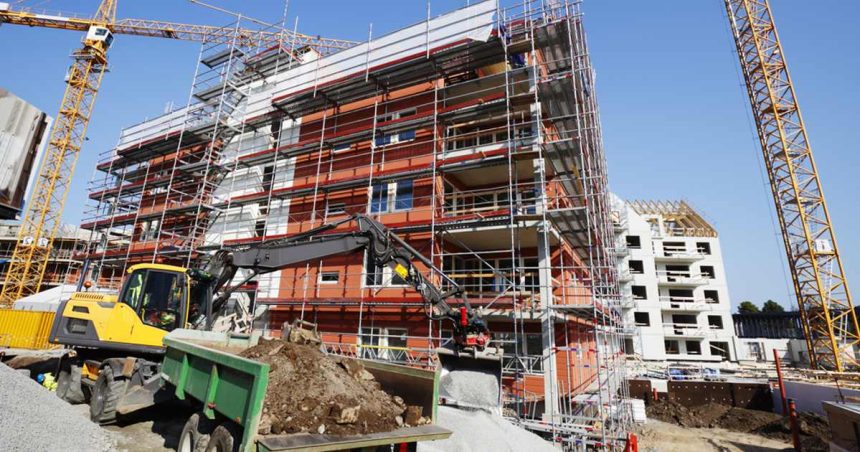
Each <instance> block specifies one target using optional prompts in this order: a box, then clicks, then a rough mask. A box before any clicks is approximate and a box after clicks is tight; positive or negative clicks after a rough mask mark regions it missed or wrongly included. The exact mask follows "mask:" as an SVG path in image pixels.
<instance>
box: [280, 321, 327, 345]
mask: <svg viewBox="0 0 860 452" xmlns="http://www.w3.org/2000/svg"><path fill="white" fill-rule="evenodd" d="M281 334H282V335H283V339H284V340H285V341H287V342H293V343H296V344H312V345H321V344H322V339H321V338H320V335H319V332H318V331H317V324H316V323H312V322H308V321H305V320H301V319H295V320H293V323H292V324H290V323H284V325H283V330H282V333H281Z"/></svg>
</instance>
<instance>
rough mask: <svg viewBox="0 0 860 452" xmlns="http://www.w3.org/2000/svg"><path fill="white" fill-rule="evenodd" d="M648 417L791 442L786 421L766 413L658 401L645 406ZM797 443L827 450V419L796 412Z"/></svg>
mask: <svg viewBox="0 0 860 452" xmlns="http://www.w3.org/2000/svg"><path fill="white" fill-rule="evenodd" d="M647 411H648V417H651V418H655V419H659V420H661V421H664V422H669V423H671V424H676V425H680V426H682V427H687V428H723V429H726V430H731V431H734V432H742V433H753V434H757V435H761V436H764V437H767V438H773V439H777V440H781V441H791V426H790V424H789V421H788V418H785V417H783V416H781V415H779V414H776V413H770V412H767V411H758V410H748V409H746V408H738V407H730V406H727V405H720V404H716V403H708V404H705V405H699V406H696V407H685V406H683V405H681V404H679V403H676V402H672V401H668V400H661V401H659V402H654V403H651V404H650V405H648V407H647ZM799 417H800V418H799V422H798V424H799V426H800V442H801V445H802V447H803V450H804V451H813V452H815V451H827V450H829V446H828V443H829V441H830V428H829V426H828V423H827V420H826V419H824V418H823V417H821V416H819V415H817V414H811V413H799Z"/></svg>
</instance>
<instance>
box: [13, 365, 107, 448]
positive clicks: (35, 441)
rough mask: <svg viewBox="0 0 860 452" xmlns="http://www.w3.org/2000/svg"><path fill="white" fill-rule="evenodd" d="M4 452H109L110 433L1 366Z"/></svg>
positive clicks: (32, 383) (19, 374) (27, 380)
mask: <svg viewBox="0 0 860 452" xmlns="http://www.w3.org/2000/svg"><path fill="white" fill-rule="evenodd" d="M0 432H2V433H0V450H32V451H54V450H62V451H109V450H113V449H114V447H115V446H114V443H115V442H114V439H113V437H112V436H111V434H110V433H108V432H107V431H105V430H102V429H101V428H100V427H99V426H98V425H96V424H93V423H92V422H90V420H89V419H88V418H86V417H84V416H82V415H81V413H80V412H79V411H78V410H75V409H74V407H72V406H71V405H69V404H67V403H66V402H63V401H62V400H60V399H59V398H58V397H57V396H56V395H55V394H54V393H53V392H50V391H48V390H46V389H45V388H43V387H42V386H40V385H39V384H38V383H36V382H35V381H33V380H31V379H29V378H27V377H26V376H25V375H22V374H21V373H19V372H17V371H15V370H13V369H10V368H9V367H7V366H6V365H5V364H0Z"/></svg>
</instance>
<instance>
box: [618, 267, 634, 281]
mask: <svg viewBox="0 0 860 452" xmlns="http://www.w3.org/2000/svg"><path fill="white" fill-rule="evenodd" d="M630 281H633V273H632V272H631V271H630V270H627V269H624V270H618V282H620V283H622V284H623V283H629V282H630Z"/></svg>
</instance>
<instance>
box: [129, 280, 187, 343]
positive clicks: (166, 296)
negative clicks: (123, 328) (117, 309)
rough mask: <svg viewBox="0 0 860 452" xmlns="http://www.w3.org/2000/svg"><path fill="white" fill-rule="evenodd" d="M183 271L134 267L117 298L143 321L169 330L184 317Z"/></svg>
mask: <svg viewBox="0 0 860 452" xmlns="http://www.w3.org/2000/svg"><path fill="white" fill-rule="evenodd" d="M184 300H185V275H182V274H179V273H173V272H164V271H157V270H149V269H140V270H135V271H134V272H133V273H132V274H131V275H130V276H129V278H128V282H127V283H126V285H125V289H124V290H123V295H122V297H121V298H120V301H121V302H122V303H125V304H127V305H128V306H129V307H131V308H132V309H134V310H135V312H137V313H138V315H140V318H141V320H143V323H145V324H147V325H150V326H154V327H156V328H161V329H163V330H167V331H171V330H173V329H174V328H177V327H178V326H179V325H181V323H182V321H184V315H182V311H183V302H184Z"/></svg>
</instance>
